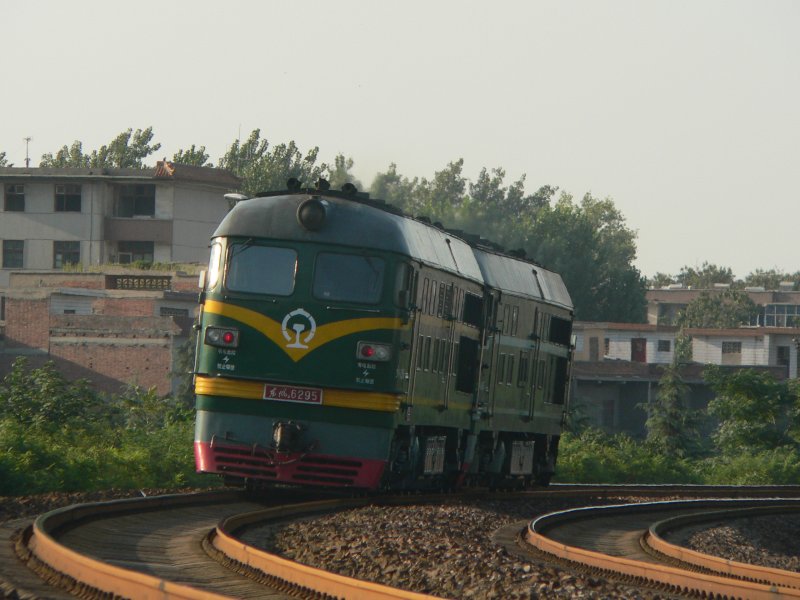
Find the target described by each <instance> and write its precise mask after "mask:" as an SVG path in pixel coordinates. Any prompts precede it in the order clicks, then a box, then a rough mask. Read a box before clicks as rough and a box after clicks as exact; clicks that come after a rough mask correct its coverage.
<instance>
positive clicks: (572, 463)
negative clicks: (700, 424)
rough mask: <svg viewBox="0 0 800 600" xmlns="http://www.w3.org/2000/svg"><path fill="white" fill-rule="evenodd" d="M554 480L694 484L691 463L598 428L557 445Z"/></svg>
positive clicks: (624, 436) (566, 436)
mask: <svg viewBox="0 0 800 600" xmlns="http://www.w3.org/2000/svg"><path fill="white" fill-rule="evenodd" d="M556 481H558V482H560V483H565V482H570V483H697V482H698V481H697V476H696V474H695V473H694V472H693V470H692V468H691V463H690V462H689V461H688V460H685V459H678V458H669V457H667V456H665V455H663V454H661V453H659V452H658V451H657V450H655V448H654V447H653V446H651V445H648V444H644V443H641V442H637V441H635V440H633V439H632V438H631V437H629V436H627V435H624V434H618V435H609V434H606V433H603V432H602V431H600V430H598V429H587V430H586V431H584V432H583V433H582V434H580V435H578V436H575V435H571V434H565V435H564V436H563V437H562V438H561V442H560V444H559V455H558V462H557V464H556Z"/></svg>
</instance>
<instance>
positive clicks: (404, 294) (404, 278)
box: [394, 263, 415, 308]
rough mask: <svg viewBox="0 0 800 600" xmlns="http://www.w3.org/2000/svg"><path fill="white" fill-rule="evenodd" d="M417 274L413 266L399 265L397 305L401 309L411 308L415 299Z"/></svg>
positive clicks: (396, 283)
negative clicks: (415, 278) (415, 277)
mask: <svg viewBox="0 0 800 600" xmlns="http://www.w3.org/2000/svg"><path fill="white" fill-rule="evenodd" d="M414 276H415V272H414V269H413V268H412V267H411V265H408V264H406V263H400V264H398V265H397V273H396V282H395V299H394V301H395V304H396V305H397V306H398V307H399V308H409V307H410V306H411V304H412V302H413V298H414Z"/></svg>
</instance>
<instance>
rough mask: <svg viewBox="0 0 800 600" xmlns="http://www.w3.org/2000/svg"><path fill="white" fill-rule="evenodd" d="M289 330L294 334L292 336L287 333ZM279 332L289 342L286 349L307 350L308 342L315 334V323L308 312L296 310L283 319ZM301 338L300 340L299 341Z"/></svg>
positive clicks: (300, 309)
mask: <svg viewBox="0 0 800 600" xmlns="http://www.w3.org/2000/svg"><path fill="white" fill-rule="evenodd" d="M290 328H291V330H292V332H294V335H293V334H292V333H290V332H289V329H290ZM281 331H282V332H283V337H285V338H286V341H287V342H289V343H288V344H286V347H287V348H302V349H308V346H307V344H308V342H310V341H311V340H312V339H313V338H314V335H315V334H316V333H317V322H316V321H315V320H314V317H312V316H311V315H310V314H309V313H308V311H305V310H303V309H302V308H298V309H296V310H293V311H292V312H290V313H289V314H287V315H286V316H285V317H283V321H282V322H281ZM303 334H305V335H303ZM301 336H302V340H301V339H300V338H301Z"/></svg>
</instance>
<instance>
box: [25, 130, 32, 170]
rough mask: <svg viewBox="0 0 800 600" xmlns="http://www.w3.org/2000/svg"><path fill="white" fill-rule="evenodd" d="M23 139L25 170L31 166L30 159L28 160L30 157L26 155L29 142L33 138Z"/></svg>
mask: <svg viewBox="0 0 800 600" xmlns="http://www.w3.org/2000/svg"><path fill="white" fill-rule="evenodd" d="M23 139H24V140H25V168H26V169H27V168H28V167H30V166H31V158H30V155H29V154H28V147H29V145H30V143H31V140H32V139H33V138H32V137H30V136H28V137H26V138H23Z"/></svg>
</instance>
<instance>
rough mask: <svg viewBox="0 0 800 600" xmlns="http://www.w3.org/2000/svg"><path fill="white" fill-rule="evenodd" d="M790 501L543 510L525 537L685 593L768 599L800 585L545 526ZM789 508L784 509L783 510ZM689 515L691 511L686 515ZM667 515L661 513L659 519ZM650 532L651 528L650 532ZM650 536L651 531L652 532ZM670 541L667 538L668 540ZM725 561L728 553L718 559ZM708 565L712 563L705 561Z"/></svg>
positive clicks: (795, 593)
mask: <svg viewBox="0 0 800 600" xmlns="http://www.w3.org/2000/svg"><path fill="white" fill-rule="evenodd" d="M790 502H791V501H787V500H785V499H781V500H761V501H753V500H691V501H680V502H648V503H643V504H635V505H615V506H605V507H589V508H579V509H571V510H566V511H559V512H555V513H550V514H548V515H544V516H542V517H539V518H537V519H535V520H534V521H532V522H531V523H530V524H529V526H528V530H527V532H526V534H525V541H526V542H527V543H528V544H530V545H532V546H534V547H535V548H537V549H539V550H540V551H542V552H545V553H547V554H551V555H554V556H557V557H559V558H562V559H564V560H567V561H571V562H577V563H580V564H583V565H586V566H589V567H592V568H595V569H599V570H601V571H603V572H607V573H616V574H622V575H625V576H628V577H631V578H633V579H634V580H635V581H639V582H646V583H648V584H650V585H653V584H663V585H667V586H669V587H671V588H672V589H674V590H676V591H678V592H681V593H698V594H705V595H711V597H725V598H742V599H748V600H749V599H753V600H758V599H761V598H763V599H770V600H774V599H775V598H800V589H796V588H792V587H787V586H784V585H781V584H778V583H777V582H774V581H771V582H770V583H766V584H765V583H757V582H753V581H746V580H744V579H733V578H731V577H730V576H726V575H723V574H710V573H701V572H693V571H688V570H685V569H682V568H678V567H674V566H668V565H664V564H658V563H656V562H645V561H643V560H635V559H631V558H628V557H625V556H611V555H609V554H605V553H603V552H599V551H595V550H589V549H586V548H580V547H577V546H571V545H568V544H566V543H563V542H559V541H557V540H554V539H552V538H551V537H549V536H547V535H546V532H548V531H552V530H553V529H554V528H556V527H558V526H559V525H563V524H566V523H570V522H576V521H581V520H595V519H597V518H598V517H599V516H600V515H603V516H608V515H621V516H625V517H626V518H628V517H629V516H630V515H632V514H639V513H647V512H657V511H664V510H683V511H691V512H692V515H691V516H692V517H694V518H695V522H697V521H698V520H702V519H703V515H704V514H705V515H708V514H709V509H714V510H713V511H712V512H713V515H714V516H713V517H712V518H719V516H720V515H721V514H724V511H721V510H720V507H721V506H726V505H731V506H737V507H742V505H743V504H744V505H746V506H745V509H747V510H752V509H753V508H754V507H756V506H764V505H765V504H766V505H769V507H770V509H772V510H773V511H774V510H776V509H778V506H781V505H783V506H785V505H786V504H789V503H790ZM790 506H792V510H797V509H798V504H797V503H791V504H790ZM784 512H785V511H784ZM687 518H689V517H687ZM665 520H666V519H659V521H660V522H663V521H665ZM648 533H649V532H648ZM648 537H651V536H648ZM665 543H666V542H665ZM719 560H722V561H723V562H724V559H719ZM706 568H708V567H706Z"/></svg>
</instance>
